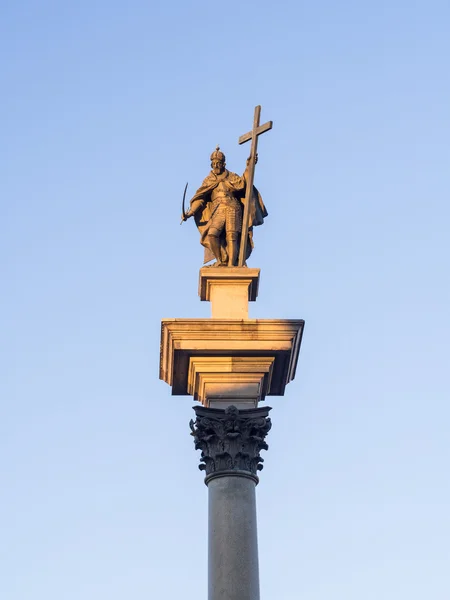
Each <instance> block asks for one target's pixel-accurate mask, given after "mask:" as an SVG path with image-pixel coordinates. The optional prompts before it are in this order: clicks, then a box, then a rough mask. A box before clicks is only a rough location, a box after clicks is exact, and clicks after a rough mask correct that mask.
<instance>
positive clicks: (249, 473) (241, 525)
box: [190, 406, 271, 600]
mask: <svg viewBox="0 0 450 600" xmlns="http://www.w3.org/2000/svg"><path fill="white" fill-rule="evenodd" d="M194 410H195V413H196V415H197V418H196V420H195V421H191V422H190V426H191V430H192V435H193V436H194V441H195V448H196V449H197V450H201V452H202V454H201V459H200V460H201V463H202V464H200V465H199V467H200V469H201V470H203V471H205V472H206V477H205V483H206V485H207V486H208V497H209V509H208V510H209V517H208V525H209V531H208V600H259V569H258V539H257V526H256V497H255V486H256V484H257V483H258V481H259V480H258V477H257V472H258V471H260V470H261V469H262V468H263V465H262V462H263V459H262V458H261V457H260V455H259V454H260V451H261V450H267V449H268V445H267V444H266V442H265V437H266V435H267V433H268V432H269V430H270V428H271V421H270V419H269V418H268V414H269V411H270V410H271V409H270V408H269V407H265V408H256V409H250V410H238V409H237V408H236V407H235V406H229V407H228V408H227V409H226V410H220V409H214V408H204V407H201V406H196V407H194Z"/></svg>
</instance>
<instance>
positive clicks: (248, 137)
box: [239, 121, 273, 144]
mask: <svg viewBox="0 0 450 600" xmlns="http://www.w3.org/2000/svg"><path fill="white" fill-rule="evenodd" d="M272 126H273V121H267V123H264V125H260V126H259V127H257V128H256V129H255V130H254V133H255V135H261V134H262V133H265V132H266V131H269V130H270V129H272ZM252 137H253V130H252V131H249V132H248V133H244V135H241V137H240V138H239V144H245V142H248V141H249V140H251V139H252Z"/></svg>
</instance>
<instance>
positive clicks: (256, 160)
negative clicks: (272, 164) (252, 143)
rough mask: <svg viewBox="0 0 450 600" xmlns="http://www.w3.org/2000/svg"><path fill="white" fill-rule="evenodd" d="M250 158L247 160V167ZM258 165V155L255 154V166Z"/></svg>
mask: <svg viewBox="0 0 450 600" xmlns="http://www.w3.org/2000/svg"><path fill="white" fill-rule="evenodd" d="M251 158H252V157H251V156H249V157H248V158H247V166H248V165H249V164H250V160H251ZM257 163H258V153H256V154H255V165H256V164H257Z"/></svg>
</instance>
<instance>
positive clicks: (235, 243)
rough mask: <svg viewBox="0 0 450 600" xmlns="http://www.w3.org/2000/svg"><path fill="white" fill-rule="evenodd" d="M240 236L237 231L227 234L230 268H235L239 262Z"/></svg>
mask: <svg viewBox="0 0 450 600" xmlns="http://www.w3.org/2000/svg"><path fill="white" fill-rule="evenodd" d="M238 237H239V234H238V232H237V231H229V232H227V250H228V266H229V267H235V266H236V265H237V260H238V249H239V240H238Z"/></svg>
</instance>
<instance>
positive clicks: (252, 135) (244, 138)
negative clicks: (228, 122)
mask: <svg viewBox="0 0 450 600" xmlns="http://www.w3.org/2000/svg"><path fill="white" fill-rule="evenodd" d="M260 116H261V107H260V106H256V107H255V116H254V117H253V129H252V130H251V131H249V132H248V133H245V134H244V135H241V137H240V138H239V144H244V143H245V142H248V141H249V140H252V146H251V150H250V162H249V165H248V175H247V182H246V191H245V205H244V218H243V220H242V237H241V245H240V248H239V262H238V265H239V266H240V267H243V266H244V263H245V258H246V254H247V238H248V215H249V211H250V202H251V199H252V194H253V180H254V178H255V159H256V152H257V150H258V136H260V135H261V134H262V133H265V132H266V131H269V129H272V125H273V123H272V121H267V123H264V125H260V124H259V118H260Z"/></svg>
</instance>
